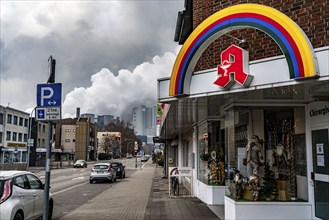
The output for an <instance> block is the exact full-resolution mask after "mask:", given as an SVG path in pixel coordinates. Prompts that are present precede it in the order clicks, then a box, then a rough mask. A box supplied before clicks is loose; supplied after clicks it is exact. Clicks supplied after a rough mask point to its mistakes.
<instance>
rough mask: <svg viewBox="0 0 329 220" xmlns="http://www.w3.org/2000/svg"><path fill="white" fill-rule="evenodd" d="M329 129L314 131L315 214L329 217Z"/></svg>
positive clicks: (326, 219)
mask: <svg viewBox="0 0 329 220" xmlns="http://www.w3.org/2000/svg"><path fill="white" fill-rule="evenodd" d="M328 134H329V129H328V128H326V129H319V130H313V131H312V152H313V173H312V179H313V180H314V200H315V201H314V202H315V216H316V217H318V218H321V219H324V220H328V219H329V209H328V207H329V146H328V144H329V135H328Z"/></svg>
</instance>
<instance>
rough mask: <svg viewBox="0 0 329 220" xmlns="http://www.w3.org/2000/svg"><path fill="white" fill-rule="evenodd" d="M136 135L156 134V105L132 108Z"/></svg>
mask: <svg viewBox="0 0 329 220" xmlns="http://www.w3.org/2000/svg"><path fill="white" fill-rule="evenodd" d="M132 124H133V125H134V130H135V133H136V135H147V136H155V135H156V107H155V106H154V107H151V108H149V107H146V106H145V105H141V106H138V107H135V108H133V121H132Z"/></svg>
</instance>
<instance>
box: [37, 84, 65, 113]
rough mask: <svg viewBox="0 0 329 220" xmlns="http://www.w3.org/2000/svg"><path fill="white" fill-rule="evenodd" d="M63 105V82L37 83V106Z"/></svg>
mask: <svg viewBox="0 0 329 220" xmlns="http://www.w3.org/2000/svg"><path fill="white" fill-rule="evenodd" d="M61 105H62V84H61V83H49V84H38V85H37V107H56V106H61Z"/></svg>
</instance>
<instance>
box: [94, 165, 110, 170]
mask: <svg viewBox="0 0 329 220" xmlns="http://www.w3.org/2000/svg"><path fill="white" fill-rule="evenodd" d="M107 168H109V166H108V165H95V166H94V169H100V170H103V169H107Z"/></svg>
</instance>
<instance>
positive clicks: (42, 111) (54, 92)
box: [36, 56, 62, 220]
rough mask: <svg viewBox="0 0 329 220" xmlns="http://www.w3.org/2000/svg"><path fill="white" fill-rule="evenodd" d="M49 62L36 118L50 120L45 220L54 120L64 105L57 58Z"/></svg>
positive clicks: (38, 86)
mask: <svg viewBox="0 0 329 220" xmlns="http://www.w3.org/2000/svg"><path fill="white" fill-rule="evenodd" d="M48 63H49V68H48V71H49V78H48V81H47V84H38V85H37V107H36V120H37V121H48V122H49V123H48V140H49V144H48V146H47V152H46V168H45V170H46V172H45V187H44V189H45V190H44V205H45V206H44V210H43V220H47V219H48V216H49V189H50V160H51V148H52V143H53V141H52V131H53V121H54V120H60V119H61V107H62V106H61V105H62V84H61V83H55V65H56V60H55V59H53V57H52V56H50V57H49V59H48Z"/></svg>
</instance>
